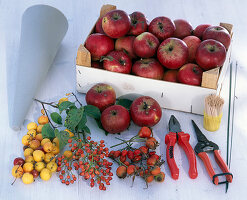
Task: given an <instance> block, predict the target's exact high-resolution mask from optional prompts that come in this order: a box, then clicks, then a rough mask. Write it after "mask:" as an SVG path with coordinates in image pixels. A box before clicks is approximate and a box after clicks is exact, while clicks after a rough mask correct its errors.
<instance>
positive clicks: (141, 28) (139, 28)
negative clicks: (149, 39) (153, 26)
mask: <svg viewBox="0 0 247 200" xmlns="http://www.w3.org/2000/svg"><path fill="white" fill-rule="evenodd" d="M130 23H131V24H130V26H131V27H130V30H129V34H130V35H135V36H137V35H140V34H141V33H143V32H145V31H147V28H148V24H147V19H146V17H145V16H144V14H143V13H141V12H133V13H132V14H130Z"/></svg>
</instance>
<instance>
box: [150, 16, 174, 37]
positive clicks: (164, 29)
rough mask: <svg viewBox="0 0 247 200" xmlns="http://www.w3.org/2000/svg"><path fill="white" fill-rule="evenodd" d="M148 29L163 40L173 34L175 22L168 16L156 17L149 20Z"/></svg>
mask: <svg viewBox="0 0 247 200" xmlns="http://www.w3.org/2000/svg"><path fill="white" fill-rule="evenodd" d="M148 31H149V32H150V33H152V34H154V35H155V36H156V37H157V38H158V39H159V40H161V41H163V40H165V39H167V38H169V37H172V36H173V34H174V32H175V24H174V23H173V21H172V20H171V19H169V18H168V17H156V18H154V19H153V20H152V21H151V22H150V24H149V26H148Z"/></svg>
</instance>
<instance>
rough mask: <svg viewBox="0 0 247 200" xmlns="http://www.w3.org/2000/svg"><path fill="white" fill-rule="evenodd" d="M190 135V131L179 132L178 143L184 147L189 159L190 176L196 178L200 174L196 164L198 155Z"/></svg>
mask: <svg viewBox="0 0 247 200" xmlns="http://www.w3.org/2000/svg"><path fill="white" fill-rule="evenodd" d="M189 140H190V135H189V134H188V133H184V132H180V133H178V144H179V145H180V146H181V147H182V148H183V150H184V151H185V154H186V156H187V158H188V160H189V165H190V168H189V176H190V178H192V179H195V178H196V177H197V176H198V172H197V166H196V155H195V152H194V150H193V148H192V147H191V145H190V143H189Z"/></svg>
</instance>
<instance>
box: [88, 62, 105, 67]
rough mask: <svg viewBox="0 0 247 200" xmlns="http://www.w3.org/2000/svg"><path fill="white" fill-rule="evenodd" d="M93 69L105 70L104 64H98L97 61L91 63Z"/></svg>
mask: <svg viewBox="0 0 247 200" xmlns="http://www.w3.org/2000/svg"><path fill="white" fill-rule="evenodd" d="M91 67H92V68H98V69H104V68H103V63H102V62H97V61H93V62H92V63H91Z"/></svg>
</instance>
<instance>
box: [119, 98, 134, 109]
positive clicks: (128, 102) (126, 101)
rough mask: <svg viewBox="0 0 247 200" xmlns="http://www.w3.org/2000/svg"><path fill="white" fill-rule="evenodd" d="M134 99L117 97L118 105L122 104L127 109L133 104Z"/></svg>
mask: <svg viewBox="0 0 247 200" xmlns="http://www.w3.org/2000/svg"><path fill="white" fill-rule="evenodd" d="M132 102H133V101H131V100H129V99H117V100H116V105H120V106H123V107H125V108H126V109H128V110H129V109H130V106H131V104H132Z"/></svg>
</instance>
